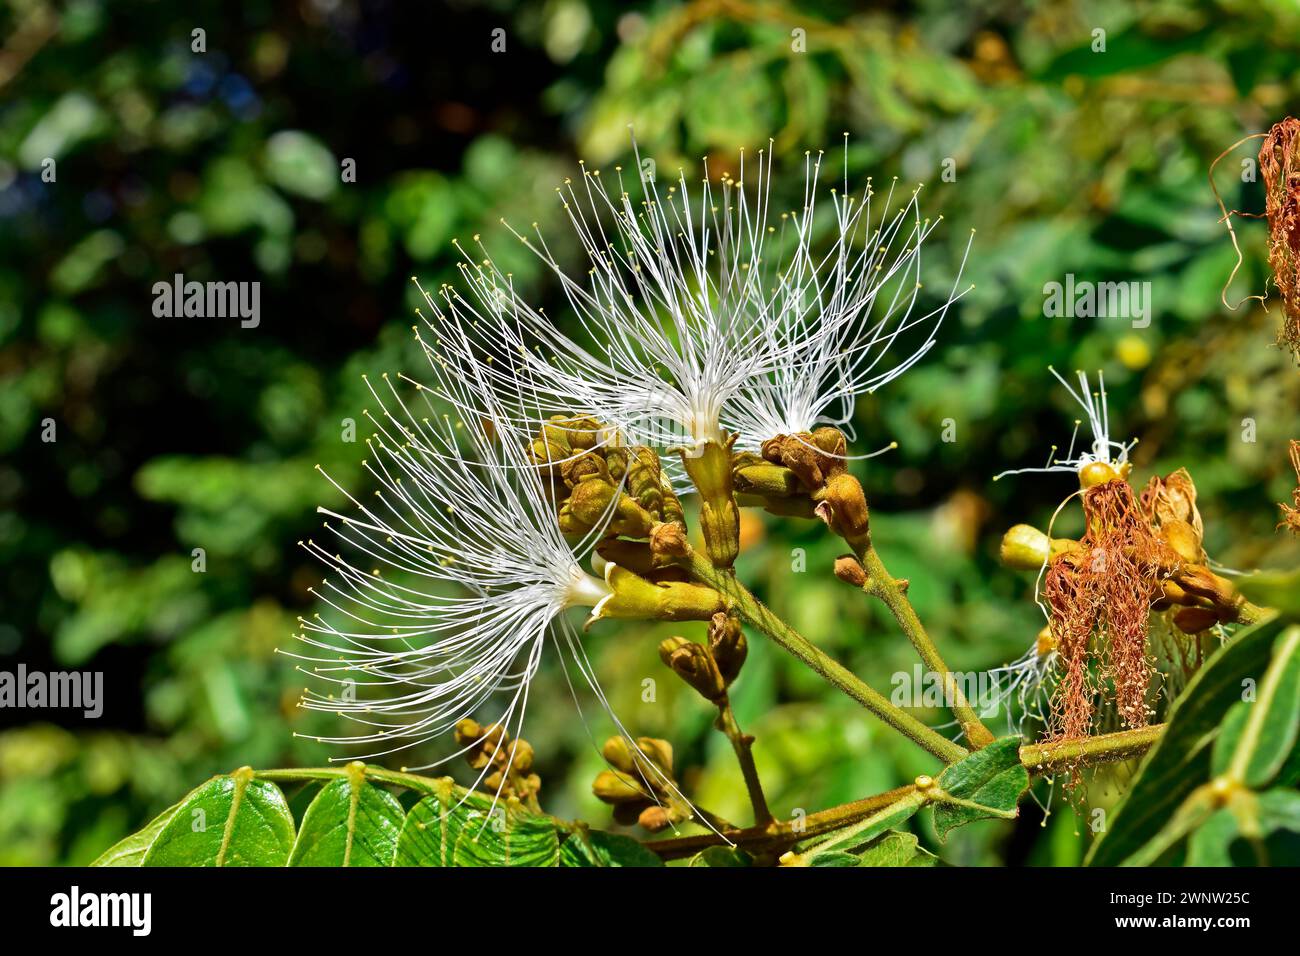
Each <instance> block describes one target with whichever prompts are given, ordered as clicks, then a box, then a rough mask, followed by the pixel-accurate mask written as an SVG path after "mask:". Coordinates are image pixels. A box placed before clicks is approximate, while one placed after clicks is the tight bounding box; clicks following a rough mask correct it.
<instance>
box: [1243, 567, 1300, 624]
mask: <svg viewBox="0 0 1300 956" xmlns="http://www.w3.org/2000/svg"><path fill="white" fill-rule="evenodd" d="M1234 583H1235V584H1236V586H1237V590H1239V591H1240V592H1241V593H1242V594H1244V595H1246V597H1247V598H1249V599H1250V600H1251V601H1253V602H1254V603H1256V604H1260V605H1263V606H1265V607H1271V608H1276V609H1277V610H1278V611H1279V612H1280V613H1282V614H1283V615H1285V616H1287V617H1292V618H1294V617H1296V616H1300V568H1295V569H1293V570H1291V571H1256V572H1255V573H1254V574H1248V575H1245V576H1243V577H1240V578H1237V579H1236V581H1235V582H1234Z"/></svg>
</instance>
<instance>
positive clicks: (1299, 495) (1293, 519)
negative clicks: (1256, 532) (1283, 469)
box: [1278, 438, 1300, 534]
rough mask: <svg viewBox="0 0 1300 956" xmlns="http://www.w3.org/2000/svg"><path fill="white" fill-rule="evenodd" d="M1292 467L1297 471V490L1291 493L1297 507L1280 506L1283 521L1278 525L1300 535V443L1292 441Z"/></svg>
mask: <svg viewBox="0 0 1300 956" xmlns="http://www.w3.org/2000/svg"><path fill="white" fill-rule="evenodd" d="M1291 467H1292V468H1294V469H1295V478H1296V489H1295V491H1293V492H1291V501H1292V502H1293V503H1294V505H1295V507H1289V506H1287V505H1284V504H1279V505H1278V507H1279V508H1281V509H1282V521H1281V523H1279V524H1278V527H1279V528H1281V527H1283V526H1284V525H1285V526H1286V527H1288V528H1290V529H1291V533H1292V534H1300V441H1296V440H1295V439H1294V438H1293V439H1291Z"/></svg>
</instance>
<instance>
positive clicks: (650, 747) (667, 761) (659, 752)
mask: <svg viewBox="0 0 1300 956" xmlns="http://www.w3.org/2000/svg"><path fill="white" fill-rule="evenodd" d="M636 746H637V749H638V750H640V751H641V753H642V754H644V755H645V757H646V758H647V759H648V760H650V761H652V762H653V763H654V765H655V766H656V767H658V768H659V769H660V770H662V771H663V772H664V775H665V776H667V777H668V778H670V779H671V778H672V775H673V745H672V744H670V743H669V742H668V741H666V740H661V739H660V738H658V737H638V738H637V739H636Z"/></svg>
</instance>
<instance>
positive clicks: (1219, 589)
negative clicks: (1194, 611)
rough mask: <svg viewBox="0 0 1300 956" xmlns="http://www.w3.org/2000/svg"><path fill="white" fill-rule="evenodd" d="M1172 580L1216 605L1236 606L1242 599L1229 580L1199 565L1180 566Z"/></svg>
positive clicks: (1223, 606)
mask: <svg viewBox="0 0 1300 956" xmlns="http://www.w3.org/2000/svg"><path fill="white" fill-rule="evenodd" d="M1174 580H1175V581H1176V582H1177V583H1178V584H1179V585H1180V586H1181V587H1182V588H1183V590H1185V591H1188V592H1189V593H1191V594H1195V595H1196V596H1197V597H1203V598H1208V599H1209V600H1210V601H1212V602H1213V603H1214V604H1215V606H1217V607H1221V608H1232V607H1237V606H1238V605H1240V604H1241V603H1242V601H1243V598H1242V597H1241V595H1240V594H1239V593H1238V592H1237V589H1236V588H1234V587H1233V586H1232V584H1231V583H1230V582H1229V581H1227V580H1226V579H1224V578H1221V577H1219V576H1218V575H1217V574H1215V573H1214V572H1213V571H1211V570H1210V569H1209V568H1206V567H1203V566H1201V565H1190V566H1187V567H1184V568H1181V569H1180V570H1179V571H1178V573H1177V574H1175V575H1174Z"/></svg>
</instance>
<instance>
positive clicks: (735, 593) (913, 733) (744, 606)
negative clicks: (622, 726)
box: [680, 549, 968, 764]
mask: <svg viewBox="0 0 1300 956" xmlns="http://www.w3.org/2000/svg"><path fill="white" fill-rule="evenodd" d="M680 560H681V562H682V564H683V565H684V566H685V567H686V569H687V570H688V571H689V572H690V574H691V576H692V577H693V578H695V579H696V580H697V581H700V582H701V583H703V584H707V585H708V586H709V587H711V588H713V589H714V590H716V591H718V592H720V593H721V594H723V595H724V596H726V597H727V598H728V599H730V600H731V601H732V603H733V604H734V606H735V609H736V611H737V612H738V613H739V614H740V615H741V617H743V618H744V619H745V620H747V621H749V623H751V624H753V625H754V626H755V627H757V628H758V629H759V630H761V631H762V632H763V633H764V634H766V635H767V636H768V637H770V638H771V639H772V640H773V641H775V642H776V643H777V644H779V645H780V646H781V647H783V648H785V650H787V651H789V652H790V653H791V654H793V655H794V656H795V657H796V658H798V659H799V660H800V661H802V662H803V663H804V664H806V665H807V666H808V667H810V668H812V670H813V671H815V672H816V673H817V674H818V675H820V676H821V677H822V678H823V679H824V680H826V681H827V682H828V683H830V684H831V685H832V686H834V687H836V688H837V689H839V690H840V691H842V692H843V693H845V694H847V695H848V696H849V697H852V698H853V699H854V700H856V701H857V702H858V703H859V704H861V705H862V706H863V707H865V708H866V709H867V710H869V711H870V712H871V713H873V714H875V715H876V716H877V717H879V718H880V719H881V720H883V721H884V722H885V723H886V724H888V725H889V726H890V727H892V728H894V729H895V730H897V731H898V732H899V733H901V734H903V735H904V736H905V737H907V738H908V739H909V740H911V741H912V742H913V743H915V744H917V745H918V746H920V747H922V748H923V749H925V750H926V751H928V752H929V753H931V754H933V755H934V756H935V757H938V758H939V759H940V760H942V761H943V762H944V763H945V764H950V763H955V762H956V761H958V760H960V759H962V758H963V757H965V756H966V755H967V753H968V751H967V750H966V748H965V747H962V746H961V745H959V744H956V743H953V742H952V741H951V740H949V739H948V738H946V737H944V736H942V735H940V734H938V733H936V732H935V731H934V730H931V729H930V728H929V727H927V726H926V725H925V724H923V723H922V722H921V721H919V720H917V719H916V718H915V717H913V716H912V715H911V714H909V713H907V712H906V711H904V710H903V709H901V708H899V707H895V706H894V705H893V704H891V703H890V702H889V700H888V699H887V698H886V697H884V695H882V694H880V693H878V692H877V691H875V690H873V689H872V688H871V687H869V686H868V685H867V684H866V683H864V682H863V681H862V680H861V679H860V678H858V677H857V676H856V675H855V674H853V673H852V672H851V671H849V670H848V669H847V668H846V667H844V665H842V664H840V663H839V662H838V661H836V660H835V659H834V658H832V657H830V656H829V655H827V654H826V653H825V652H823V651H822V650H821V649H819V648H818V647H817V646H816V645H814V644H813V643H812V642H811V641H809V640H808V639H807V638H805V637H804V636H803V635H802V634H800V633H799V632H798V631H795V630H794V629H793V628H791V627H790V626H789V625H788V624H786V623H785V622H784V621H782V620H781V619H780V618H779V617H777V616H776V615H775V614H773V613H772V612H771V611H769V610H768V609H767V608H766V607H764V606H763V604H762V603H761V602H760V601H759V600H758V599H757V598H755V597H754V595H753V594H751V593H750V592H749V591H748V590H747V589H746V588H745V586H744V585H742V584H740V583H739V582H738V581H737V580H736V577H735V575H734V574H730V573H728V572H724V571H719V570H718V569H717V568H715V567H714V566H713V564H712V563H711V562H710V561H709V560H708V559H707V558H705V557H703V556H701V555H700V554H699V553H697V552H696V551H695V550H694V549H691V550H690V551H688V552H687V554H686V556H685V557H683V558H681V559H680Z"/></svg>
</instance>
